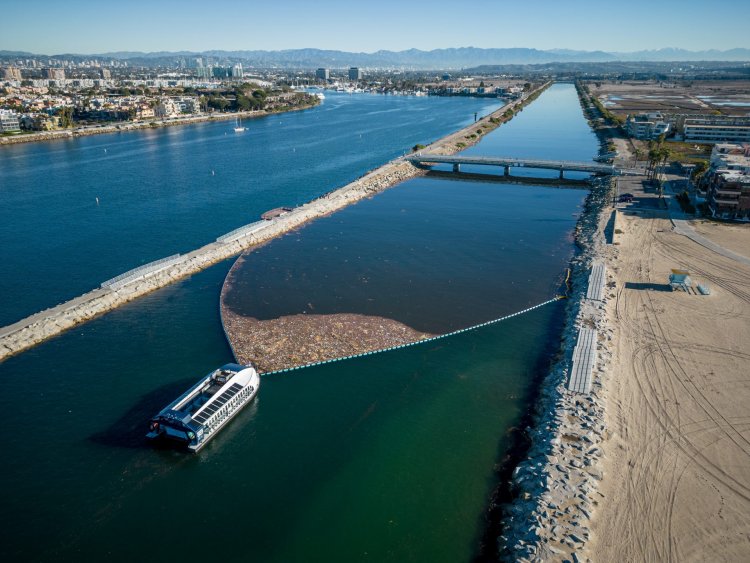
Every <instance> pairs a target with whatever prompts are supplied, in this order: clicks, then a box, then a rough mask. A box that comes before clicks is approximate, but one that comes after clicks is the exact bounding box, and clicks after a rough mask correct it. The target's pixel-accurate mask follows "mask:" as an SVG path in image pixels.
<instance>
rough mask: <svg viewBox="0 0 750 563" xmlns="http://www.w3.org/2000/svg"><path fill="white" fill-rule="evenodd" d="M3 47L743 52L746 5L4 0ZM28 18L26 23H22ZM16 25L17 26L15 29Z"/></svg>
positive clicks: (54, 50)
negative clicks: (465, 48) (733, 50)
mask: <svg viewBox="0 0 750 563" xmlns="http://www.w3.org/2000/svg"><path fill="white" fill-rule="evenodd" d="M2 13H3V20H4V21H5V22H6V23H5V24H4V27H3V33H2V36H0V50H9V51H28V52H33V53H38V54H44V55H55V54H64V53H76V54H94V53H107V52H116V51H143V52H154V51H207V50H256V49H257V50H284V49H300V48H318V49H331V50H341V51H350V52H367V53H371V52H374V51H378V50H391V51H399V50H405V49H411V48H415V49H421V50H432V49H440V48H451V47H469V46H472V47H482V48H511V47H526V48H535V49H541V50H545V49H572V50H584V51H597V50H601V51H607V52H631V51H641V50H655V49H661V48H669V47H674V48H681V49H688V50H693V51H700V50H708V49H718V50H727V49H733V48H748V47H750V38H749V37H750V34H748V32H747V22H748V21H750V2H746V1H744V0H715V1H712V2H709V1H706V0H681V1H680V0H666V1H664V0H663V1H660V2H653V0H631V1H630V2H627V3H622V4H621V5H617V4H611V3H610V4H606V3H602V2H600V1H596V2H595V1H591V0H568V1H567V2H560V1H559V0H536V1H535V2H533V3H521V2H516V1H514V2H503V1H499V0H494V1H493V0H470V1H469V2H462V3H456V2H448V1H445V0H433V1H431V2H411V3H404V2H402V1H396V0H379V1H378V2H377V3H372V2H370V3H361V4H360V3H353V2H351V0H348V1H346V0H319V1H318V2H315V3H310V2H306V1H302V0H286V1H285V2H283V3H281V4H276V3H269V2H256V1H254V0H252V1H244V2H243V1H241V0H224V1H223V2H221V3H217V4H207V3H205V2H195V1H192V0H183V1H178V0H150V1H145V0H129V1H128V2H125V3H103V2H100V1H97V2H94V1H92V0H66V1H65V2H59V0H5V1H4V2H3V6H2ZM31 21H33V25H26V24H24V22H27V23H28V22H31ZM14 22H17V25H14Z"/></svg>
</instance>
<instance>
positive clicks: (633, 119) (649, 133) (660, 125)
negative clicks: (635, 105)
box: [625, 112, 669, 140]
mask: <svg viewBox="0 0 750 563" xmlns="http://www.w3.org/2000/svg"><path fill="white" fill-rule="evenodd" d="M625 127H626V129H627V132H628V135H629V136H631V137H634V138H636V139H645V140H649V139H656V138H657V137H659V135H666V134H667V133H668V132H669V123H667V122H666V121H665V120H664V116H663V115H662V114H661V113H659V112H655V113H642V114H639V115H629V116H628V119H627V121H626V122H625Z"/></svg>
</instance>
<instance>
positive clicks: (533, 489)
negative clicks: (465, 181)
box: [498, 180, 615, 562]
mask: <svg viewBox="0 0 750 563" xmlns="http://www.w3.org/2000/svg"><path fill="white" fill-rule="evenodd" d="M610 193H611V186H610V184H609V181H608V180H607V181H604V182H602V183H601V184H600V185H599V186H598V187H596V188H595V189H594V190H592V192H591V193H590V194H589V197H588V199H587V202H586V210H585V212H584V215H583V216H582V218H581V220H580V222H579V224H578V226H577V229H576V243H577V245H578V247H579V252H578V253H577V256H576V257H575V258H574V260H573V261H572V264H571V272H572V273H571V278H570V283H571V291H570V294H569V301H568V308H567V311H566V316H567V318H566V328H565V330H564V334H563V340H562V344H561V351H562V354H561V357H560V359H559V361H558V362H557V363H556V364H555V366H554V367H553V369H552V370H551V372H550V373H549V374H548V376H547V377H546V378H545V380H544V382H543V383H542V388H541V390H540V397H539V400H538V402H537V405H536V411H535V417H534V418H535V420H534V423H533V425H532V426H529V427H527V428H526V429H525V433H526V437H527V438H528V440H529V443H530V446H529V449H528V451H527V452H526V456H525V459H524V460H523V461H521V462H520V463H519V464H518V466H517V467H516V468H515V470H514V472H513V477H512V480H511V482H510V489H511V492H512V495H513V498H514V500H513V501H512V502H511V503H510V504H508V505H506V506H504V507H503V508H504V510H503V512H504V515H505V517H504V520H503V522H502V530H503V535H502V536H501V537H500V538H498V547H499V550H500V553H501V556H502V559H503V560H506V561H530V562H531V561H534V562H537V561H564V560H567V561H588V557H587V552H586V546H587V544H588V541H589V539H590V536H591V532H590V522H591V519H592V518H593V517H594V514H595V511H596V507H597V505H599V504H600V503H602V502H606V499H605V498H604V495H603V494H602V493H600V492H598V483H599V482H600V481H601V479H602V478H603V477H604V473H603V471H602V468H601V466H600V465H601V464H600V461H601V460H602V459H603V457H604V455H605V451H604V447H603V445H602V442H603V441H604V440H605V439H606V437H607V425H606V423H605V419H604V409H605V396H604V392H603V381H604V380H605V379H606V377H607V376H608V373H609V365H610V359H611V357H612V351H611V349H610V346H609V343H610V341H611V340H612V335H613V329H612V328H611V327H610V326H608V323H607V317H606V310H605V308H606V304H607V302H608V301H609V300H610V299H613V298H614V297H615V293H614V291H613V284H614V282H613V281H612V280H613V278H612V276H611V275H608V277H607V282H606V284H605V292H604V298H603V300H602V301H592V300H587V299H586V290H587V286H588V276H589V271H590V267H591V264H592V262H593V261H594V260H596V259H599V258H601V256H602V255H603V245H604V244H605V240H604V236H603V232H604V225H605V224H606V222H607V220H608V219H609V215H608V214H607V213H606V212H605V206H606V202H607V201H609V199H610ZM581 327H588V328H596V329H597V332H598V334H599V342H598V343H597V348H598V360H597V364H596V365H595V366H594V371H593V374H592V386H591V392H590V393H589V394H587V395H584V394H578V393H573V392H571V391H568V389H567V383H568V378H569V375H570V368H571V364H572V355H573V349H574V347H575V343H576V339H577V336H578V330H579V329H580V328H581Z"/></svg>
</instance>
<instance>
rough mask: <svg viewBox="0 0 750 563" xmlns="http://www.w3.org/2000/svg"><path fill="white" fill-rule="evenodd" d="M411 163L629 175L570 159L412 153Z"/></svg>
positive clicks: (624, 171) (459, 167) (561, 172)
mask: <svg viewBox="0 0 750 563" xmlns="http://www.w3.org/2000/svg"><path fill="white" fill-rule="evenodd" d="M406 160H408V161H409V162H411V163H412V164H417V165H422V166H429V165H431V164H452V165H453V171H454V172H460V171H461V165H462V164H471V165H476V164H478V165H482V166H498V167H503V168H504V169H505V176H510V169H511V168H516V167H519V168H520V167H523V168H539V169H544V170H559V171H560V178H564V175H563V174H564V172H588V173H590V174H601V175H605V176H611V175H623V174H624V175H629V174H631V172H632V171H630V170H629V169H619V168H615V167H614V166H613V165H611V164H600V163H597V162H575V161H570V160H542V159H535V158H506V157H495V156H446V155H437V154H419V153H418V154H413V155H409V156H407V157H406Z"/></svg>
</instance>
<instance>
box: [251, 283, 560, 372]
mask: <svg viewBox="0 0 750 563" xmlns="http://www.w3.org/2000/svg"><path fill="white" fill-rule="evenodd" d="M566 281H567V280H566ZM566 298H567V296H566V295H556V296H555V297H553V298H552V299H548V300H547V301H544V302H542V303H539V304H538V305H534V306H533V307H529V308H527V309H523V310H521V311H518V312H516V313H511V314H510V315H505V316H504V317H500V318H498V319H493V320H491V321H487V322H484V323H480V324H477V325H474V326H470V327H467V328H461V329H459V330H454V331H452V332H446V333H445V334H439V335H437V336H431V337H430V338H424V339H422V340H415V341H414V342H408V343H406V344H398V345H396V346H389V347H387V348H381V349H379V350H372V351H370V352H361V353H359V354H351V355H349V356H341V357H339V358H331V359H330V360H321V361H319V362H313V363H310V364H302V365H299V366H294V367H289V368H284V369H279V370H274V371H267V372H265V373H262V374H261V375H263V376H266V375H277V374H280V373H287V372H290V371H297V370H301V369H305V368H311V367H314V366H322V365H324V364H332V363H334V362H342V361H344V360H353V359H354V358H362V357H364V356H372V355H374V354H382V353H383V352H390V351H392V350H400V349H401V348H409V347H410V346H418V345H420V344H427V343H428V342H434V341H436V340H441V339H443V338H448V337H449V336H456V335H457V334H462V333H464V332H470V331H472V330H477V329H479V328H482V327H485V326H490V325H494V324H497V323H500V322H502V321H507V320H508V319H512V318H514V317H519V316H521V315H523V314H525V313H530V312H531V311H534V310H535V309H539V308H540V307H544V306H545V305H549V304H550V303H555V302H556V301H560V300H561V299H566Z"/></svg>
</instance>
